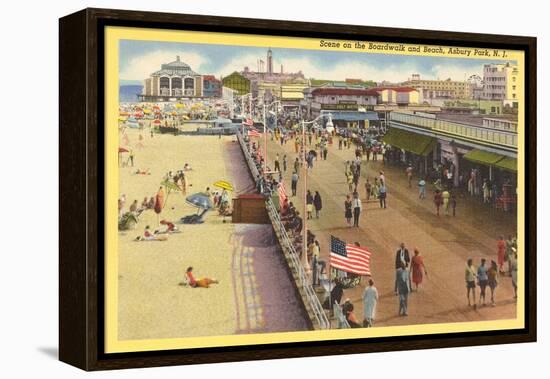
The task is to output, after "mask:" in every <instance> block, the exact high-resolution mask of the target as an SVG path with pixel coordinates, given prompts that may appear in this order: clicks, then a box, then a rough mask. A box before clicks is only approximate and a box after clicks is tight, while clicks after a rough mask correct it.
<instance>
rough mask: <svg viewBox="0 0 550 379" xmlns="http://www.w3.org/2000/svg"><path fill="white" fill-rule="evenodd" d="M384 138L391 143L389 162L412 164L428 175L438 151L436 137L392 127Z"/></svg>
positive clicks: (387, 142) (423, 174)
mask: <svg viewBox="0 0 550 379" xmlns="http://www.w3.org/2000/svg"><path fill="white" fill-rule="evenodd" d="M382 140H383V142H384V143H386V145H389V146H388V147H387V149H386V157H387V159H388V161H389V162H394V163H402V164H405V165H408V164H411V165H412V167H413V169H414V170H415V172H417V173H418V174H419V175H420V176H427V175H428V174H429V173H430V172H431V169H432V167H433V165H432V162H433V159H434V154H436V151H437V140H436V139H435V138H434V137H430V136H427V135H423V134H417V133H413V132H409V131H406V130H402V129H398V128H390V129H389V130H388V132H387V133H386V134H385V135H384V137H383V139H382Z"/></svg>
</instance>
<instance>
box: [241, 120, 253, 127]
mask: <svg viewBox="0 0 550 379" xmlns="http://www.w3.org/2000/svg"><path fill="white" fill-rule="evenodd" d="M243 124H244V125H245V126H254V121H253V120H252V119H251V118H247V119H246V120H244V121H243Z"/></svg>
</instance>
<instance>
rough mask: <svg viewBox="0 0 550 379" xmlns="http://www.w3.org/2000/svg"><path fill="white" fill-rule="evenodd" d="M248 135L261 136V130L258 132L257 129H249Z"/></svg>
mask: <svg viewBox="0 0 550 379" xmlns="http://www.w3.org/2000/svg"><path fill="white" fill-rule="evenodd" d="M248 136H249V137H260V136H261V135H260V132H258V131H257V130H249V131H248Z"/></svg>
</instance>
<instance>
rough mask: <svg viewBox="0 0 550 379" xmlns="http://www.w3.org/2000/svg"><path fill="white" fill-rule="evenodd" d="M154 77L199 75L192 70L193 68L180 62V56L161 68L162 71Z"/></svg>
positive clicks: (155, 73) (157, 72)
mask: <svg viewBox="0 0 550 379" xmlns="http://www.w3.org/2000/svg"><path fill="white" fill-rule="evenodd" d="M152 75H168V76H172V75H178V76H180V75H189V76H193V75H198V74H197V73H196V72H195V71H193V70H191V67H190V66H189V65H188V64H187V63H185V62H182V61H181V60H180V56H179V55H177V56H176V60H175V61H173V62H170V63H164V64H163V65H161V66H160V70H159V71H156V72H154V73H153V74H152Z"/></svg>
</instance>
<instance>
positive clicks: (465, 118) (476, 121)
mask: <svg viewBox="0 0 550 379" xmlns="http://www.w3.org/2000/svg"><path fill="white" fill-rule="evenodd" d="M436 118H437V119H438V120H446V121H454V122H460V123H464V124H470V125H476V126H483V119H487V118H490V119H492V120H505V121H513V122H517V121H518V117H517V115H470V114H466V115H464V114H456V113H447V112H440V113H437V115H436Z"/></svg>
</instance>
